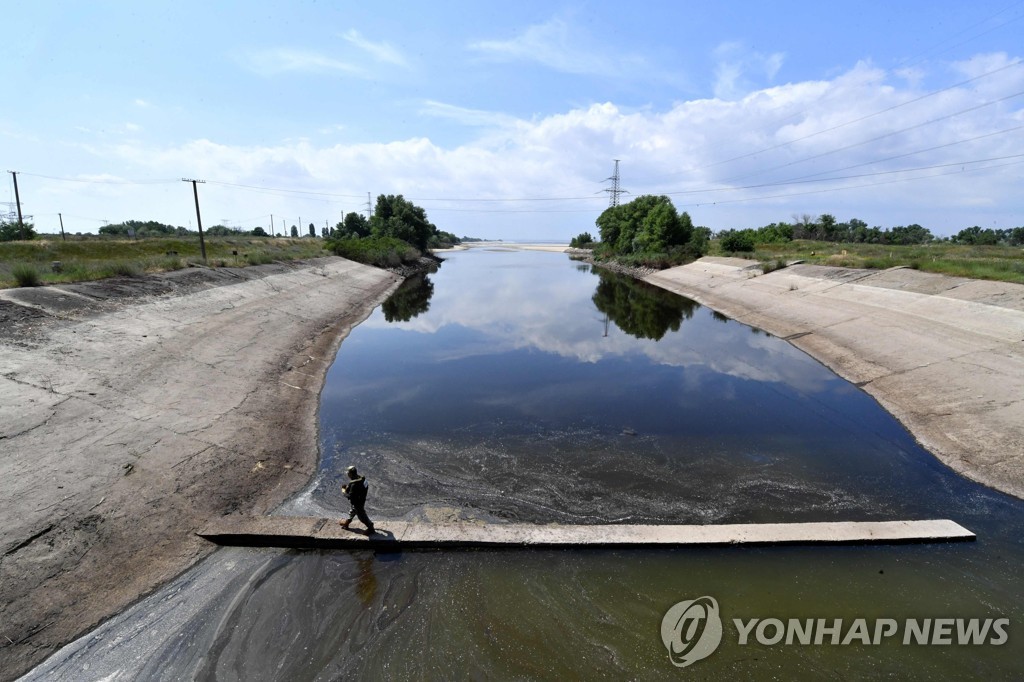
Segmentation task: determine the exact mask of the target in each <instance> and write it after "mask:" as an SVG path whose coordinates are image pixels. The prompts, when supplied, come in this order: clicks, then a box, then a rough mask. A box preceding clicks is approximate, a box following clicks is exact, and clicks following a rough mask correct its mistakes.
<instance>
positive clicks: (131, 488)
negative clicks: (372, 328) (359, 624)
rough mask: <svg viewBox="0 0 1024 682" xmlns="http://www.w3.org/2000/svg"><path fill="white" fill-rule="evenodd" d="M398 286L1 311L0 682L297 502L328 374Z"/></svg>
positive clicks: (106, 290) (195, 293)
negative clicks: (208, 527) (222, 524)
mask: <svg viewBox="0 0 1024 682" xmlns="http://www.w3.org/2000/svg"><path fill="white" fill-rule="evenodd" d="M398 281H399V277H397V276H396V275H394V274H392V273H389V272H386V271H383V270H379V269H376V268H371V267H367V266H363V265H359V264H356V263H352V262H350V261H346V260H343V259H340V258H324V259H318V260H316V261H312V262H307V263H304V264H297V265H289V264H276V265H270V266H259V267H256V268H246V269H244V270H231V269H218V270H212V271H210V270H202V271H198V270H188V271H179V272H177V273H168V274H166V275H161V276H155V277H153V276H151V277H143V278H118V279H116V280H108V281H105V282H96V283H90V284H82V285H68V286H60V287H43V288H37V289H16V290H7V291H3V292H0V322H3V324H0V327H2V328H0V405H3V410H2V412H0V451H2V456H0V511H2V512H3V518H4V522H3V524H0V679H12V678H14V677H16V676H17V675H18V674H20V673H22V672H24V671H25V670H27V669H28V668H29V667H31V666H32V665H34V664H36V663H38V662H39V661H41V660H42V659H43V658H44V657H45V656H46V655H48V654H49V653H51V652H52V651H54V650H55V648H56V647H58V646H60V645H62V644H65V643H67V642H68V641H70V640H71V639H73V638H74V637H76V636H78V635H80V634H81V633H82V632H84V631H86V630H88V629H91V628H92V627H94V626H95V625H96V624H97V623H99V622H100V621H102V620H103V619H105V618H107V617H109V616H111V615H113V614H115V613H117V612H118V611H120V610H121V609H123V608H124V607H126V606H127V605H129V604H130V603H132V602H133V601H135V600H137V599H138V598H139V597H141V596H142V595H144V594H146V593H148V592H150V591H152V590H153V589H155V588H156V587H158V586H159V585H161V584H162V583H164V582H165V581H167V580H169V579H170V578H172V577H174V576H175V575H177V574H179V573H180V572H181V571H183V570H184V569H186V568H187V567H189V566H190V565H192V564H193V563H195V562H196V561H197V560H198V559H200V558H202V557H203V556H205V555H206V554H208V553H209V552H210V551H211V545H210V544H209V543H207V542H205V541H204V540H202V539H200V538H198V537H196V536H195V534H194V533H195V531H196V529H198V528H199V527H201V526H203V525H204V524H206V523H207V522H208V520H209V519H210V518H213V517H216V516H219V515H221V514H225V513H229V512H242V513H254V514H261V513H265V512H266V511H268V510H269V509H271V508H273V507H274V506H276V505H277V504H279V503H280V502H281V501H282V500H283V499H285V498H286V497H287V496H288V495H290V494H291V493H293V492H295V491H296V490H298V489H300V488H301V487H302V486H304V485H305V484H306V483H307V482H308V481H309V478H310V476H311V475H312V473H313V472H314V471H315V468H316V464H317V460H318V452H317V445H316V444H317V443H318V432H317V417H316V415H317V410H318V406H319V393H320V390H321V387H322V385H323V380H324V377H325V374H326V371H327V369H328V367H329V366H330V364H331V362H332V361H333V358H334V355H335V353H336V351H337V348H338V345H339V344H340V343H341V340H342V338H343V337H344V335H345V334H346V333H347V332H348V330H350V329H351V328H352V327H353V326H355V325H356V324H358V323H359V322H361V321H362V320H363V319H365V318H366V316H368V315H369V314H370V312H371V311H372V310H373V308H374V307H375V306H376V305H378V304H379V303H380V302H381V301H383V300H384V298H386V296H387V295H388V294H389V293H390V292H391V291H392V290H393V288H394V287H395V286H397V283H398Z"/></svg>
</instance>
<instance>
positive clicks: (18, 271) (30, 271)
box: [11, 263, 41, 287]
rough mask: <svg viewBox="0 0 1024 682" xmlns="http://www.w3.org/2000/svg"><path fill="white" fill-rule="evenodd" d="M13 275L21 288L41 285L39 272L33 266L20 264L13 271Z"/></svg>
mask: <svg viewBox="0 0 1024 682" xmlns="http://www.w3.org/2000/svg"><path fill="white" fill-rule="evenodd" d="M11 275H12V276H13V277H14V281H15V282H17V284H18V286H19V287H37V286H39V285H40V284H41V280H40V279H39V271H38V270H36V269H35V268H34V267H32V266H31V265H25V264H23V263H19V264H18V265H15V266H14V268H13V269H12V270H11Z"/></svg>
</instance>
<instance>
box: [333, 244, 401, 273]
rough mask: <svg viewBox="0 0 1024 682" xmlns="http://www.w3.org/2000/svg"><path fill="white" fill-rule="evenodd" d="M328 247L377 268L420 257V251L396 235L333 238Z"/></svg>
mask: <svg viewBox="0 0 1024 682" xmlns="http://www.w3.org/2000/svg"><path fill="white" fill-rule="evenodd" d="M328 248H329V249H330V250H331V251H333V252H334V253H335V254H336V255H338V256H341V257H342V258H348V259H349V260H354V261H356V262H357V263H365V264H367V265H375V266H377V267H379V268H394V267H398V266H399V265H401V264H402V263H412V262H413V261H415V260H416V259H417V258H419V257H420V252H419V251H418V250H416V248H414V247H413V246H412V245H410V244H409V243H408V242H406V241H402V240H401V239H398V238H397V237H364V238H362V239H335V240H332V241H331V242H330V243H329V244H328Z"/></svg>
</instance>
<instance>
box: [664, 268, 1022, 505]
mask: <svg viewBox="0 0 1024 682" xmlns="http://www.w3.org/2000/svg"><path fill="white" fill-rule="evenodd" d="M645 279H646V281H648V282H650V283H651V284H654V285H657V286H660V287H662V288H665V289H668V290H670V291H674V292H676V293H679V294H682V295H684V296H687V297H689V298H692V299H694V300H696V301H697V302H699V303H701V304H704V305H707V306H708V307H710V308H713V309H714V310H717V311H718V312H720V313H723V314H725V315H728V316H729V317H732V318H734V319H736V320H739V321H741V322H744V323H746V324H750V325H753V326H755V327H759V328H761V329H764V330H765V331H767V332H769V333H771V334H775V335H776V336H779V337H782V338H784V339H786V340H787V341H789V342H790V343H792V344H793V345H794V346H796V347H797V348H800V349H801V350H803V351H804V352H806V353H807V354H809V355H811V356H812V357H814V358H816V359H817V360H819V361H821V362H823V363H824V364H825V365H827V366H828V367H830V368H831V369H832V370H834V371H835V372H836V373H838V374H839V375H840V376H842V377H844V378H845V379H848V380H849V381H851V382H853V383H854V384H856V385H857V386H860V387H862V388H863V389H864V390H865V391H867V392H868V393H869V394H871V395H872V396H873V397H874V398H875V399H876V400H878V402H879V403H881V405H882V406H883V407H885V409H887V410H888V411H889V412H891V413H892V414H893V415H895V416H896V418H897V419H899V420H900V421H901V422H902V423H903V424H904V425H905V426H906V427H907V429H909V430H910V432H911V433H912V434H913V435H914V436H915V437H916V438H917V440H918V441H919V442H920V443H921V444H922V445H923V446H924V447H926V448H927V449H928V450H929V451H931V452H932V453H933V454H934V455H935V456H936V457H938V458H939V459H940V460H942V461H943V462H945V463H946V464H947V465H949V466H950V467H952V468H953V469H954V470H955V471H957V472H959V473H961V474H963V475H965V476H967V477H968V478H972V479H974V480H976V481H979V482H981V483H983V484H985V485H987V486H990V487H992V488H995V489H997V490H1001V491H1003V492H1006V493H1009V494H1011V495H1015V496H1016V497H1021V498H1024V286H1022V285H1020V284H1010V283H1005V282H988V281H982V280H970V279H965V278H962V277H947V276H944V275H936V274H931V273H925V272H919V271H917V270H911V269H908V268H893V269H890V270H883V271H877V270H853V269H849V268H837V267H827V266H820V265H793V266H790V267H788V268H785V269H782V270H776V271H774V272H771V273H769V274H767V275H765V274H762V273H761V267H760V263H758V262H757V261H750V260H743V259H739V258H710V257H709V258H702V259H700V260H699V261H696V262H694V263H690V264H689V265H684V266H680V267H676V268H671V269H669V270H665V271H662V272H659V273H655V274H653V275H650V276H648V277H646V278H645Z"/></svg>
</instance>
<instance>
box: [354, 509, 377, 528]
mask: <svg viewBox="0 0 1024 682" xmlns="http://www.w3.org/2000/svg"><path fill="white" fill-rule="evenodd" d="M354 516H355V517H359V520H360V521H361V522H362V523H363V525H364V526H366V527H367V528H373V521H371V520H370V517H369V516H367V515H366V508H365V507H363V506H362V505H359V506H358V507H357V506H356V505H354V504H353V505H352V509H350V510H349V512H348V520H349V521H351V520H352V517H354Z"/></svg>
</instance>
